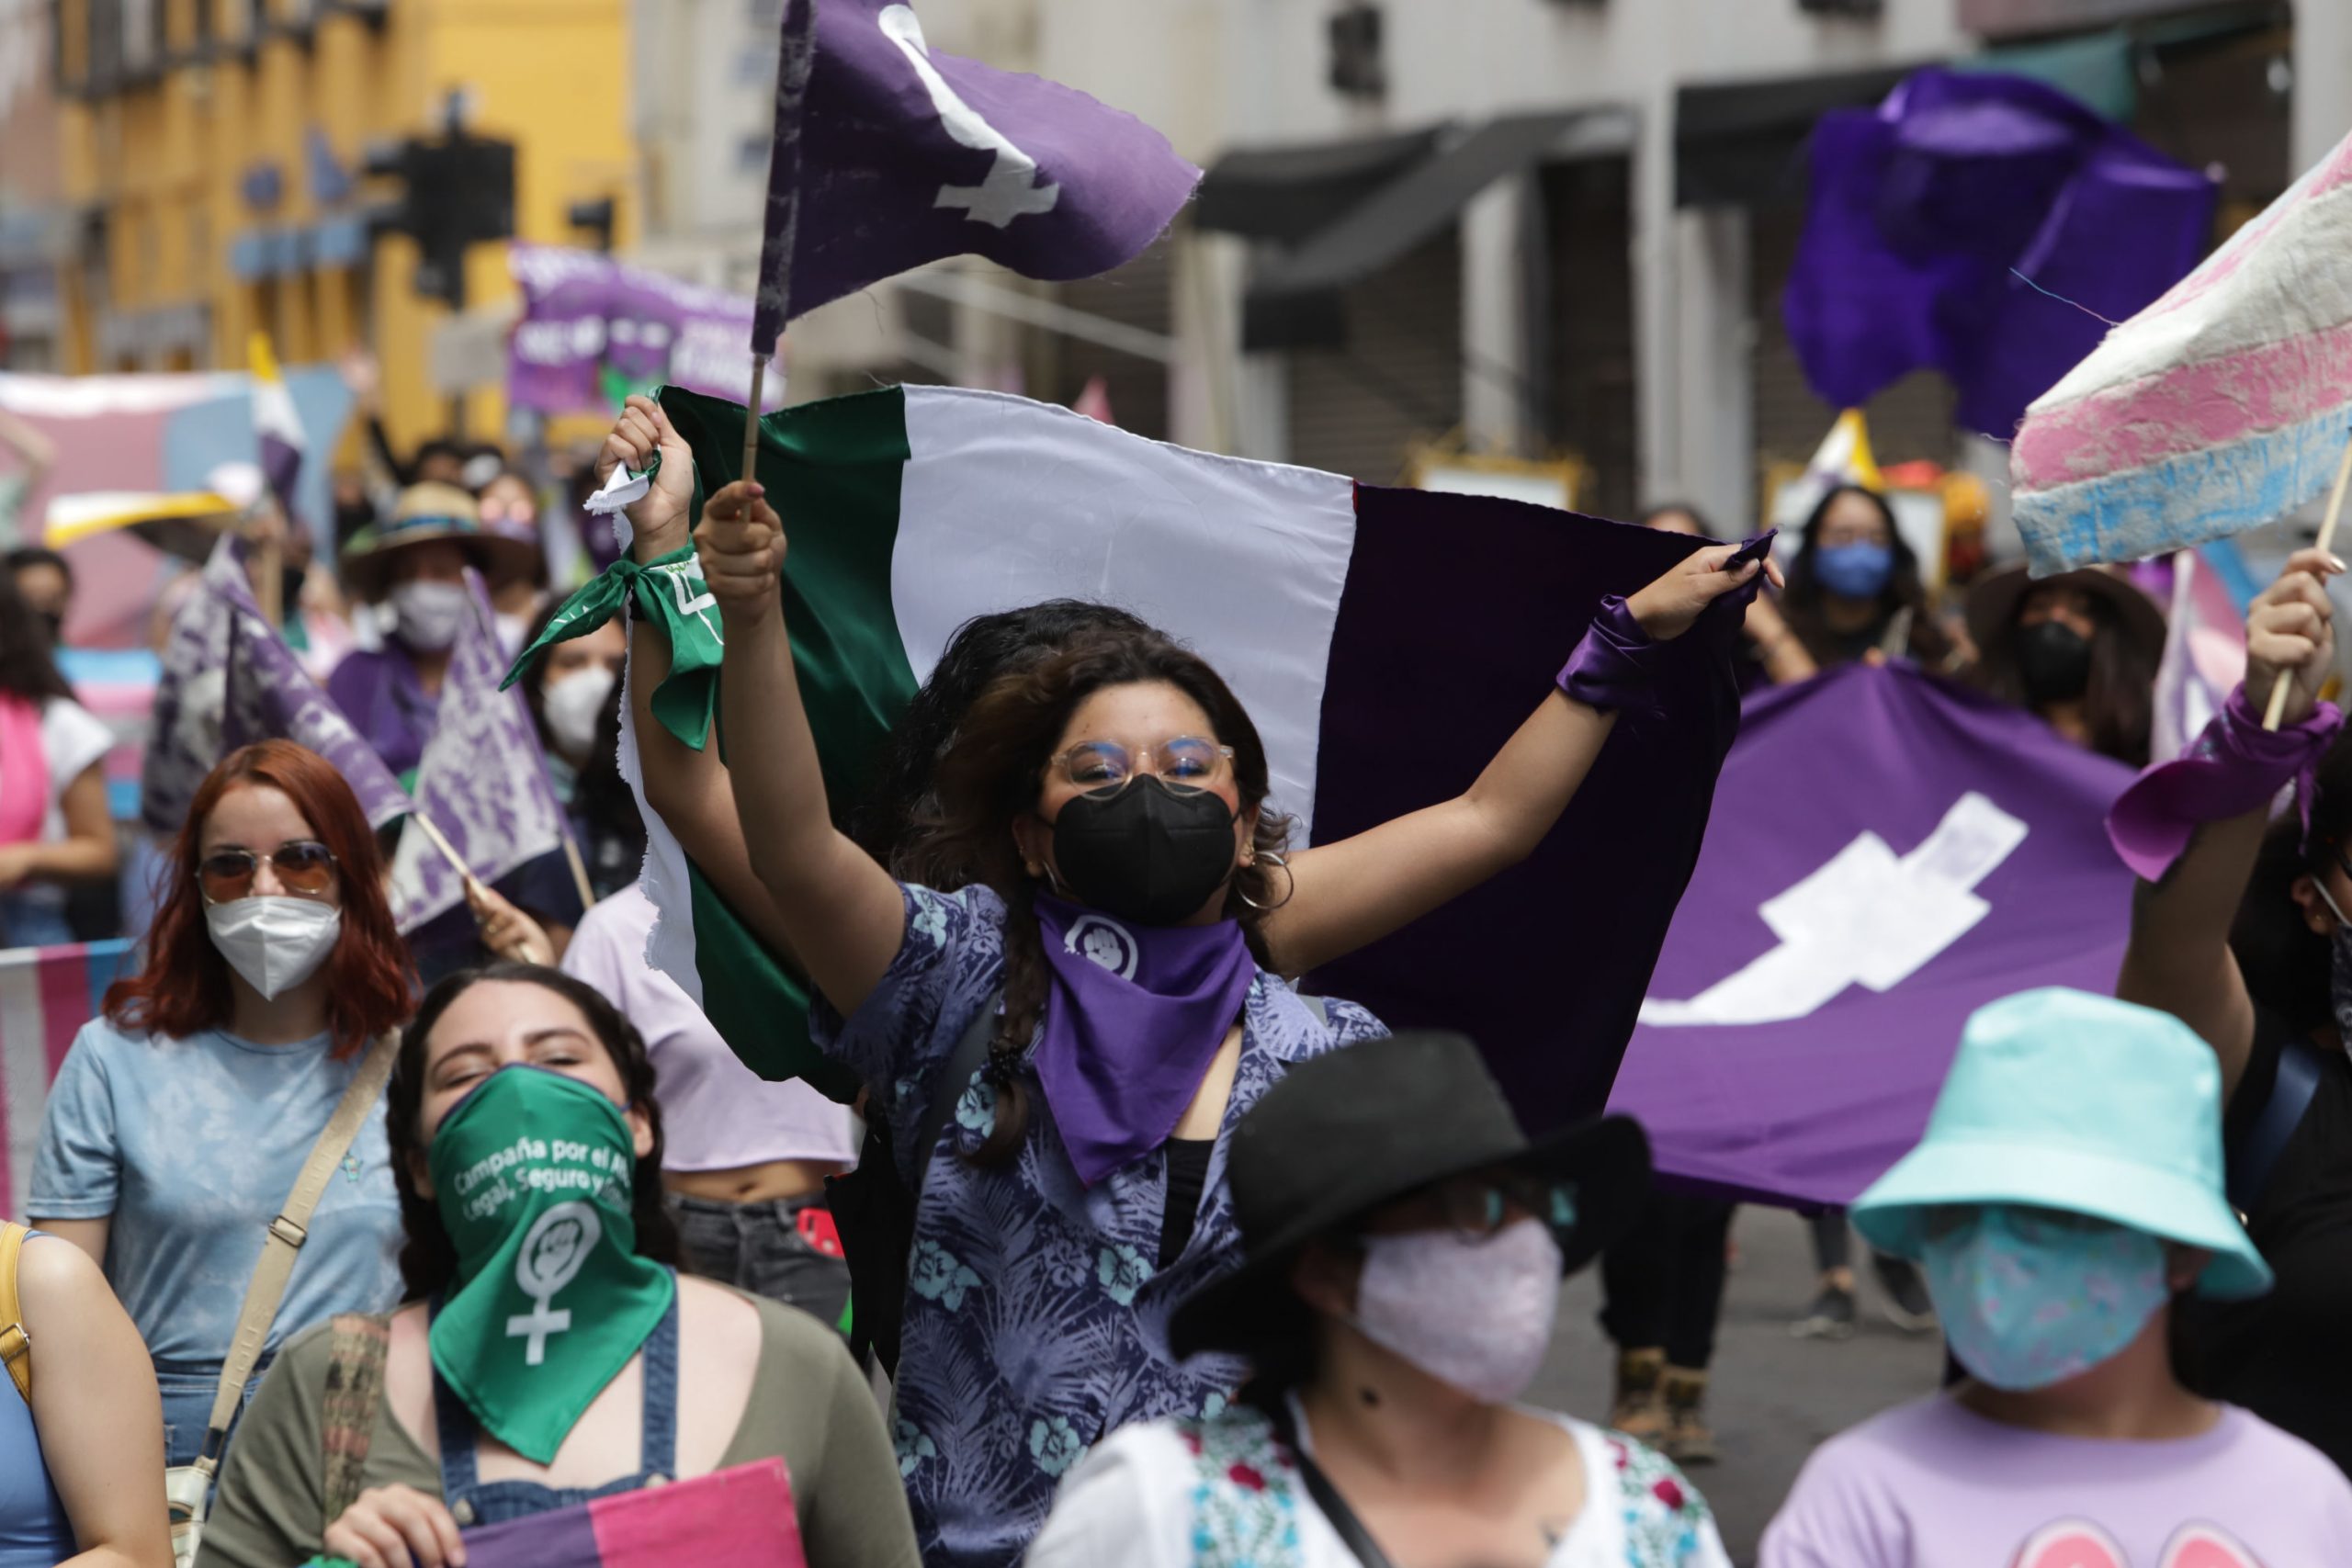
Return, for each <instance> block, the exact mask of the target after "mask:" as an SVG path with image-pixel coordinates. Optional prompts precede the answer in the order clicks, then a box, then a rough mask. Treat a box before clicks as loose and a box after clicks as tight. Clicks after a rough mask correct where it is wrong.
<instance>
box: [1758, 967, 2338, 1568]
mask: <svg viewBox="0 0 2352 1568" xmlns="http://www.w3.org/2000/svg"><path fill="white" fill-rule="evenodd" d="M2221 1079H2222V1075H2221V1073H2220V1072H2219V1071H2218V1070H2217V1069H2216V1067H2215V1066H2214V1061H2213V1054H2212V1052H2211V1051H2210V1050H2209V1049H2208V1048H2207V1047H2206V1045H2205V1044H2204V1043H2203V1042H2201V1041H2199V1039H2198V1038H2197V1036H2196V1035H2195V1034H2193V1033H2192V1032H2190V1031H2189V1030H2188V1028H2187V1027H2186V1026H2184V1025H2183V1024H2182V1023H2181V1022H2180V1021H2179V1020H2178V1019H2176V1018H2173V1017H2170V1016H2168V1015H2167V1014H2165V1013H2162V1012H2158V1011H2155V1010H2153V1009H2149V1008H2143V1007H2139V1006H2135V1005H2134V1004H2132V1003H2131V1002H2125V1001H2118V1000H2116V999H2114V998H2109V997H2095V996H2090V995H2087V994H2086V993H2084V992H2081V991H2074V990H2067V989H2064V988H2062V987H2046V988H2043V989H2041V990H2034V991H2026V992H2021V993H2019V994H2018V995H2017V996H2013V997H2007V998H2002V999H2001V1000H2000V1001H1997V1002H1995V1003H1993V1004H1991V1005H1990V1006H1988V1007H1985V1008H1982V1009H1979V1010H1977V1012H1976V1013H1975V1015H1974V1016H1973V1017H1972V1018H1971V1019H1970V1020H1969V1021H1968V1026H1967V1029H1966V1031H1965V1032H1964V1033H1963V1034H1962V1039H1961V1043H1960V1051H1959V1054H1958V1055H1956V1056H1955V1057H1954V1058H1953V1060H1952V1066H1951V1073H1950V1075H1949V1076H1948V1077H1946V1078H1945V1080H1944V1086H1943V1092H1942V1093H1941V1094H1940V1095H1939V1096H1938V1097H1937V1100H1936V1108H1935V1111H1934V1113H1933V1115H1932V1116H1931V1117H1930V1118H1929V1120H1928V1130H1927V1134H1926V1136H1924V1137H1923V1138H1922V1139H1921V1140H1920V1141H1919V1143H1918V1145H1917V1147H1915V1148H1913V1149H1912V1150H1911V1152H1910V1153H1909V1154H1907V1155H1905V1156H1904V1157H1903V1158H1902V1159H1901V1160H1899V1161H1897V1162H1896V1164H1895V1165H1894V1168H1892V1169H1891V1170H1889V1171H1888V1172H1887V1173H1886V1174H1885V1175H1884V1176H1883V1177H1881V1178H1880V1179H1879V1180H1878V1181H1877V1182H1876V1183H1875V1184H1873V1185H1872V1186H1871V1189H1870V1190H1868V1191H1866V1192H1864V1193H1863V1194H1862V1195H1861V1197H1860V1198H1859V1199H1857V1200H1856V1201H1855V1203H1854V1224H1855V1225H1856V1226H1857V1227H1858V1228H1859V1229H1860V1231H1861V1232H1862V1234H1863V1235H1865V1236H1867V1237H1869V1238H1870V1240H1871V1243H1872V1244H1873V1245H1874V1246H1877V1247H1883V1248H1885V1249H1886V1250H1888V1251H1890V1252H1893V1253H1894V1254H1897V1255H1899V1256H1901V1257H1904V1258H1915V1259H1917V1260H1919V1261H1920V1262H1921V1263H1923V1265H1924V1267H1925V1270H1926V1274H1927V1278H1928V1289H1929V1291H1930V1292H1932V1294H1933V1295H1934V1297H1935V1303H1936V1308H1937V1312H1938V1314H1939V1316H1940V1318H1941V1319H1942V1322H1943V1325H1944V1333H1945V1335H1946V1337H1947V1338H1948V1339H1949V1340H1950V1342H1951V1350H1952V1354H1953V1355H1954V1357H1956V1358H1957V1359H1958V1360H1959V1363H1960V1366H1961V1369H1962V1371H1963V1372H1964V1373H1965V1374H1966V1375H1965V1376H1963V1377H1962V1379H1961V1380H1960V1381H1959V1382H1957V1383H1955V1384H1954V1385H1953V1386H1952V1387H1951V1388H1949V1389H1946V1390H1944V1391H1943V1392H1941V1393H1935V1394H1930V1395H1928V1397H1927V1398H1925V1399H1921V1400H1917V1401H1914V1402H1913V1403H1911V1404H1905V1405H1899V1406H1897V1407H1896V1408H1895V1409H1893V1410H1890V1411H1888V1412H1886V1413H1885V1414H1883V1415H1882V1416H1876V1417H1873V1418H1872V1419H1871V1420H1869V1421H1866V1422H1864V1423H1862V1424H1861V1425H1860V1426H1859V1427H1855V1428H1853V1429H1852V1430H1850V1431H1848V1432H1845V1433H1843V1434H1841V1435H1840V1436H1838V1437H1837V1438H1833V1439H1831V1440H1830V1441H1829V1442H1828V1443H1827V1444H1826V1445H1825V1446H1824V1447H1822V1448H1821V1449H1820V1450H1818V1451H1816V1452H1815V1454H1814V1455H1813V1457H1812V1458H1811V1459H1810V1460H1808V1461H1806V1463H1805V1467H1804V1472H1803V1473H1802V1474H1801V1475H1799V1476H1798V1478H1797V1483H1796V1486H1795V1489H1794V1490H1793V1491H1792V1493H1791V1494H1790V1496H1789V1500H1788V1502H1787V1504H1786V1505H1785V1506H1783V1507H1782V1508H1781V1513H1780V1515H1779V1517H1777V1518H1775V1519H1774V1520H1773V1521H1772V1524H1771V1526H1770V1529H1768V1530H1767V1531H1766V1533H1765V1536H1764V1544H1763V1552H1762V1557H1761V1564H1762V1568H1941V1565H1943V1564H1955V1565H1957V1564H1962V1563H1966V1564H1972V1565H1973V1564H1978V1563H2008V1564H2011V1565H2012V1568H2130V1565H2131V1564H2135V1563H2137V1564H2147V1565H2153V1568H2189V1565H2191V1564H2195V1565H2197V1568H2257V1565H2259V1564H2262V1563H2271V1564H2283V1563H2312V1564H2318V1563H2322V1562H2341V1561H2342V1560H2343V1557H2344V1552H2345V1549H2346V1543H2347V1542H2352V1483H2347V1482H2346V1479H2345V1477H2344V1476H2343V1475H2342V1474H2341V1473H2340V1472H2337V1471H2336V1470H2335V1468H2334V1467H2333V1466H2331V1465H2330V1464H2329V1463H2328V1461H2327V1459H2326V1457H2325V1456H2324V1455H2323V1454H2321V1453H2320V1452H2319V1451H2318V1450H2315V1449H2313V1448H2312V1446H2311V1445H2310V1444H2308V1443H2305V1442H2302V1441H2300V1440H2298V1439H2297V1438H2293V1437H2290V1436H2289V1435H2288V1434H2286V1433H2284V1432H2281V1431H2279V1430H2278V1428H2277V1427H2273V1426H2271V1425H2270V1424H2269V1423H2267V1422H2266V1421H2264V1420H2262V1419H2261V1418H2260V1417H2259V1416H2255V1415H2251V1414H2249V1413H2248V1412H2246V1411H2245V1410H2242V1409H2239V1408H2236V1407H2235V1406H2233V1405H2231V1404H2222V1403H2218V1402H2216V1401H2213V1400H2211V1399H2207V1398H2202V1397H2199V1395H2198V1394H2196V1393H2192V1392H2191V1391H2190V1390H2189V1389H2188V1387H2186V1386H2184V1385H2183V1384H2182V1382H2181V1381H2180V1379H2179V1378H2178V1377H2177V1375H2176V1373H2175V1370H2174V1366H2173V1357H2172V1348H2171V1344H2170V1330H2171V1329H2172V1327H2173V1326H2174V1323H2175V1321H2176V1318H2177V1314H2178V1312H2179V1311H2180V1310H2181V1308H2182V1306H2183V1305H2185V1304H2186V1303H2188V1301H2190V1300H2199V1301H2204V1302H2209V1303H2242V1302H2246V1301H2249V1300H2252V1299H2255V1298H2258V1297H2260V1296H2261V1295H2262V1294H2263V1292H2266V1291H2267V1290H2269V1288H2270V1285H2271V1271H2270V1269H2269V1267H2268V1266H2267V1264H2265V1263H2264V1261H2263V1259H2262V1255H2261V1254H2260V1253H2258V1252H2257V1251H2256V1250H2255V1245H2254V1242H2253V1241H2252V1240H2251V1239H2250V1238H2249V1237H2248V1236H2247V1235H2246V1233H2245V1229H2244V1227H2243V1226H2241V1224H2239V1222H2238V1217H2237V1215H2236V1213H2234V1212H2233V1210H2232V1208H2231V1206H2230V1202H2229V1200H2228V1197H2227V1196H2226V1195H2225V1193H2224V1191H2223V1188H2222V1081H2221Z"/></svg>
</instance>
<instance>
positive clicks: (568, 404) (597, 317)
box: [506, 241, 784, 414]
mask: <svg viewBox="0 0 2352 1568" xmlns="http://www.w3.org/2000/svg"><path fill="white" fill-rule="evenodd" d="M507 265H508V269H509V270H510V271H511V272H512V273H513V274H514V277H515V286H516V287H517V288H519V289H520V290H521V291H522V295H523V319H522V320H521V321H517V322H516V323H515V331H514V333H513V334H512V335H511V336H510V337H509V338H508V339H507V344H506V399H507V401H508V402H510V403H512V404H513V405H514V406H515V407H516V408H526V409H536V410H537V411H538V412H541V413H548V414H558V413H580V412H590V411H603V410H605V409H607V408H609V407H610V406H611V400H610V398H608V397H607V396H606V393H605V384H606V379H607V378H608V377H609V378H614V379H616V380H618V381H619V382H620V383H622V384H623V385H625V386H629V387H633V388H635V389H639V390H645V389H650V388H653V387H658V386H662V385H663V384H665V383H666V384H668V385H671V386H676V387H685V388H689V389H693V390H695V391H699V392H708V393H711V394H712V395H714V396H717V397H729V398H734V397H741V395H742V392H743V338H744V334H745V333H748V332H749V331H750V330H751V325H752V301H751V300H749V299H745V298H743V297H742V296H741V295H736V294H726V293H722V292H720V291H719V290H718V289H716V288H703V287H701V286H700V285H698V284H693V283H686V282H684V281H681V280H680V279H678V278H674V277H669V276H663V275H662V274H661V273H658V272H651V271H648V270H647V269H646V268H644V267H641V266H632V265H629V264H628V263H627V262H623V261H616V260H614V259H613V258H612V257H611V256H607V255H599V254H596V253H595V252H594V251H579V250H570V249H566V248H565V247H563V246H560V245H531V244H525V243H522V242H520V241H517V242H515V243H514V244H511V245H509V246H508V247H507ZM764 401H765V402H766V403H767V405H768V406H769V407H770V408H781V407H783V406H784V389H783V388H781V387H772V388H770V389H768V396H767V397H766V398H765V399H764Z"/></svg>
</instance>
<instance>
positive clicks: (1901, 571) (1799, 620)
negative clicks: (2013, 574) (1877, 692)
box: [1781, 485, 1952, 670]
mask: <svg viewBox="0 0 2352 1568" xmlns="http://www.w3.org/2000/svg"><path fill="white" fill-rule="evenodd" d="M1847 495H1859V496H1860V497H1861V498H1862V499H1863V500H1864V501H1867V502H1870V503H1871V505H1872V506H1874V507H1876V508H1877V509H1878V514H1879V516H1880V517H1881V518H1882V519H1883V520H1884V522H1885V524H1886V536H1887V539H1888V541H1889V542H1890V543H1891V544H1892V545H1893V547H1894V570H1893V571H1892V572H1890V573H1889V574H1888V575H1887V579H1886V586H1885V587H1884V588H1883V589H1882V590H1880V592H1879V597H1878V615H1879V619H1880V620H1881V621H1882V622H1884V621H1887V620H1891V619H1893V618H1894V616H1895V615H1898V614H1900V613H1901V612H1903V611H1905V610H1908V611H1910V612H1911V652H1912V654H1913V656H1914V657H1916V658H1917V659H1918V660H1920V661H1921V662H1922V663H1925V664H1928V665H1930V666H1940V665H1941V664H1942V663H1943V662H1944V661H1945V660H1947V659H1948V658H1949V657H1950V656H1951V651H1952V644H1951V638H1950V637H1947V636H1945V635H1944V630H1943V628H1942V627H1941V626H1938V625H1937V624H1936V617H1935V614H1934V611H1933V608H1932V607H1931V606H1930V605H1929V604H1928V589H1927V585H1926V583H1925V582H1923V581H1921V579H1920V576H1919V557H1918V555H1917V552H1916V551H1914V550H1913V549H1912V548H1911V547H1910V546H1909V545H1907V544H1905V542H1904V539H1903V530H1902V529H1901V528H1899V527H1897V526H1896V525H1895V521H1894V507H1893V506H1892V505H1891V504H1889V503H1888V502H1887V499H1886V497H1884V496H1883V495H1881V494H1879V493H1878V491H1874V490H1864V489H1863V488H1862V487H1861V486H1860V485H1838V486H1835V487H1833V488H1832V489H1831V490H1830V491H1829V493H1828V494H1826V495H1825V496H1823V497H1822V498H1821V499H1820V500H1819V501H1818V502H1815V503H1814V508H1813V511H1812V512H1811V513H1808V514H1807V515H1806V517H1805V520H1804V532H1803V534H1802V535H1801V536H1799V539H1798V543H1797V554H1796V558H1795V559H1794V560H1792V561H1791V562H1790V563H1789V586H1788V588H1787V590H1786V592H1783V593H1782V594H1781V617H1782V618H1783V619H1785V620H1786V621H1787V622H1788V623H1789V630H1791V631H1792V632H1794V633H1795V634H1796V637H1797V640H1798V641H1799V642H1801V643H1803V644H1804V650H1805V651H1806V652H1807V653H1809V654H1811V655H1812V656H1813V661H1814V662H1815V664H1818V665H1820V666H1821V667H1822V668H1823V669H1825V670H1826V669H1830V668H1832V667H1834V666H1836V665H1839V664H1843V663H1846V662H1848V658H1847V654H1846V651H1845V649H1844V646H1843V642H1842V639H1841V638H1839V637H1838V635H1837V634H1836V633H1834V632H1832V631H1831V630H1830V629H1829V624H1828V621H1827V619H1826V615H1825V613H1824V606H1823V601H1824V600H1825V599H1826V598H1827V597H1828V591H1827V590H1826V589H1825V588H1824V587H1822V585H1821V576H1820V572H1819V570H1818V568H1817V567H1816V566H1815V559H1816V558H1818V556H1819V554H1820V550H1821V525H1822V521H1823V519H1825V518H1826V517H1827V516H1828V515H1829V509H1830V508H1831V507H1832V506H1835V505H1836V504H1837V503H1838V498H1839V497H1840V496H1847Z"/></svg>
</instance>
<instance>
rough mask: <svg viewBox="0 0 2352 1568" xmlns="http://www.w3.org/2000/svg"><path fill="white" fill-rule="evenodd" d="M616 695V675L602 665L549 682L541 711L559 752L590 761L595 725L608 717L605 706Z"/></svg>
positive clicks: (543, 696) (540, 699)
mask: <svg viewBox="0 0 2352 1568" xmlns="http://www.w3.org/2000/svg"><path fill="white" fill-rule="evenodd" d="M612 694H613V672H612V671H609V670H607V669H605V667H604V666H603V665H601V664H592V665H590V666H589V667H588V668H587V669H585V670H574V671H572V672H571V674H569V675H566V676H565V677H563V679H561V680H560V681H554V682H548V688H547V690H546V691H544V692H541V693H540V694H539V711H540V712H542V713H544V714H546V715H547V719H548V734H549V735H552V736H553V737H555V743H556V747H557V749H558V750H561V751H562V752H563V754H564V756H565V757H567V758H568V759H570V760H571V761H574V762H584V761H587V760H588V751H589V749H590V748H591V747H593V746H594V745H595V744H596V725H597V722H598V721H599V720H601V719H602V718H603V717H604V716H605V703H606V702H608V701H610V700H611V698H612Z"/></svg>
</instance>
